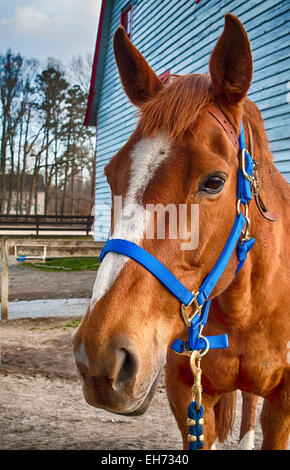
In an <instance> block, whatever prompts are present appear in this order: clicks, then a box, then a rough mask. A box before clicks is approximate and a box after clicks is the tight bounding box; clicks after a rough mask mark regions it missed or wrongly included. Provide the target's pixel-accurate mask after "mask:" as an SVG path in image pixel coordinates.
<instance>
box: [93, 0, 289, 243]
mask: <svg viewBox="0 0 290 470" xmlns="http://www.w3.org/2000/svg"><path fill="white" fill-rule="evenodd" d="M111 1H112V2H113V3H112V14H111V23H110V27H109V29H108V30H109V33H108V34H109V37H108V46H107V50H106V57H105V60H104V69H103V80H102V83H101V87H100V89H99V90H98V91H99V94H98V96H99V100H98V130H97V162H96V219H97V218H98V219H99V220H101V224H97V226H98V230H97V231H96V233H95V238H96V240H105V239H106V238H107V236H108V233H109V224H110V204H111V196H110V189H109V187H108V184H107V182H106V180H105V178H104V176H103V171H104V166H105V164H106V163H107V162H108V161H109V160H110V158H111V157H112V156H113V155H114V154H115V153H116V152H117V151H118V150H119V149H120V148H121V146H122V145H124V143H125V142H126V141H127V139H128V138H129V136H130V134H131V133H132V132H133V130H134V128H135V125H136V117H135V113H136V109H135V107H134V106H133V105H131V104H130V103H129V102H128V99H127V97H126V95H125V93H124V92H123V90H122V87H121V84H120V81H119V76H118V72H117V67H116V65H115V60H114V54H113V48H112V40H113V35H114V31H115V30H116V28H117V27H118V25H119V24H120V13H121V10H122V9H123V8H124V6H125V5H126V4H127V3H128V0H114V1H113V0H111ZM132 3H133V35H132V41H133V43H134V44H135V46H136V47H137V48H138V49H139V50H140V51H141V52H142V54H144V56H145V58H146V60H147V61H148V62H149V64H150V65H151V66H152V67H153V68H154V70H155V71H156V73H157V74H161V73H162V72H164V71H165V70H167V69H170V72H171V73H179V74H185V73H190V72H200V73H205V72H208V61H209V56H210V53H211V51H212V49H213V47H214V45H215V43H216V40H217V38H218V37H219V35H220V33H221V31H222V29H223V24H224V14H225V13H227V12H229V11H230V12H232V13H234V14H235V15H237V16H238V17H239V18H240V20H241V21H242V23H243V24H244V26H245V29H246V31H247V33H248V35H249V38H250V41H251V47H252V53H253V61H254V74H253V82H252V86H251V89H250V92H249V97H250V98H251V99H252V100H253V101H254V102H255V103H256V104H257V105H258V106H259V108H260V110H261V112H262V115H263V118H264V123H265V128H266V131H267V135H268V138H269V140H270V142H271V151H272V153H273V155H274V158H275V162H276V165H277V167H278V169H279V170H280V171H281V172H282V173H283V174H284V176H285V178H286V179H287V180H288V181H290V151H289V149H290V113H289V106H290V81H289V80H290V26H289V24H290V22H289V19H290V2H289V1H288V0H287V1H280V0H252V1H249V0H202V1H201V2H200V3H198V4H196V3H195V1H194V0H155V1H154V2H153V1H151V0H133V2H132ZM102 206H103V207H102ZM100 225H102V227H100Z"/></svg>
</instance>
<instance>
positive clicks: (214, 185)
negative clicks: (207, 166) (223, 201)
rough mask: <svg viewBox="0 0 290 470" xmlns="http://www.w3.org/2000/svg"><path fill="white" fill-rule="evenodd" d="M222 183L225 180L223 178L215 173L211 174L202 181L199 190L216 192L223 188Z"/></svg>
mask: <svg viewBox="0 0 290 470" xmlns="http://www.w3.org/2000/svg"><path fill="white" fill-rule="evenodd" d="M224 184H225V180H224V179H223V178H221V177H220V176H217V175H213V176H210V177H209V178H208V179H207V180H205V181H204V182H203V183H202V185H201V187H200V191H206V192H207V193H210V194H217V193H219V192H220V191H221V190H222V189H223V187H224Z"/></svg>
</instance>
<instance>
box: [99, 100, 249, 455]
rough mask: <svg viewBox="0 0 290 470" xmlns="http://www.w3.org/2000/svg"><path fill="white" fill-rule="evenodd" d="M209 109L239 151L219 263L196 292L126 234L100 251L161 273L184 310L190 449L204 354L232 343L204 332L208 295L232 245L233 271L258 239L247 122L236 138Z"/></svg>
mask: <svg viewBox="0 0 290 470" xmlns="http://www.w3.org/2000/svg"><path fill="white" fill-rule="evenodd" d="M208 111H209V113H210V114H211V115H212V116H213V117H214V118H215V119H216V120H217V121H218V122H219V123H220V124H221V126H222V127H223V129H224V130H225V132H226V134H227V135H228V136H229V138H230V140H231V142H232V144H233V145H234V147H235V148H236V150H237V151H239V170H238V191H237V205H236V217H235V221H234V225H233V228H232V230H231V233H230V235H229V237H228V239H227V241H226V244H225V246H224V249H223V250H222V252H221V254H220V256H219V258H218V260H217V262H216V264H215V265H214V267H213V268H212V270H211V271H210V273H209V274H208V275H207V276H206V278H205V279H204V281H203V283H202V285H201V286H200V287H199V289H198V290H197V291H193V292H191V291H190V290H188V289H187V287H185V286H184V285H183V284H182V283H181V282H180V281H179V280H178V279H177V278H176V277H175V276H174V275H173V274H172V273H171V271H169V270H168V269H167V268H166V267H165V266H164V265H163V264H162V263H161V262H160V261H159V260H158V259H157V258H155V257H154V256H152V255H151V254H150V253H148V252H147V251H146V250H144V249H143V248H141V247H140V246H139V245H136V244H135V243H133V242H130V241H127V240H123V239H109V240H108V241H107V243H106V245H105V246H104V248H103V249H102V252H101V254H100V261H102V260H103V259H104V257H105V255H106V254H107V253H108V252H115V253H119V254H122V255H126V256H128V257H130V258H132V259H134V260H135V261H137V262H138V263H139V264H141V265H142V266H143V267H144V268H146V269H147V270H148V271H149V272H151V274H153V275H154V276H155V277H156V278H157V279H159V281H160V282H161V283H162V284H163V285H164V286H165V287H166V288H167V289H168V290H169V291H170V292H171V293H172V294H173V295H174V296H175V297H176V298H177V299H178V300H179V301H180V303H181V315H182V318H183V320H184V323H185V325H186V327H188V328H189V336H188V340H187V341H186V342H183V341H181V340H179V339H176V340H175V341H174V342H173V344H172V345H171V348H172V349H173V350H174V351H175V352H176V353H178V354H182V355H187V356H189V358H190V368H191V370H192V373H193V376H194V385H193V387H192V402H191V403H190V405H189V407H188V421H187V423H188V426H189V435H188V441H189V449H190V450H195V449H200V448H202V447H204V437H203V407H202V404H201V390H202V387H201V369H200V360H201V358H202V357H203V356H204V355H205V354H206V353H207V351H208V350H209V349H216V348H227V347H228V346H229V345H228V337H227V335H226V334H224V335H217V336H208V337H205V336H203V335H202V334H201V333H202V330H203V328H204V326H205V325H206V323H207V319H208V314H209V309H210V295H211V293H212V291H213V289H214V288H215V286H216V285H217V283H218V281H219V279H220V278H221V276H222V274H223V272H224V270H225V268H226V267H227V265H228V263H229V261H230V259H231V257H232V254H233V252H234V250H235V249H236V252H237V257H238V265H237V268H236V272H235V274H237V273H238V272H239V271H240V269H241V268H242V266H243V265H244V263H245V260H246V258H247V254H248V252H249V250H250V249H251V248H252V247H253V245H254V243H255V239H254V238H250V237H249V226H250V219H249V216H248V207H249V203H250V201H251V200H252V191H253V192H254V190H255V188H256V187H257V185H256V182H257V176H256V174H257V173H256V170H255V164H254V162H253V160H252V158H251V155H250V153H249V152H248V150H247V149H246V144H245V136H244V127H243V123H241V129H240V136H239V138H238V139H237V136H236V133H235V131H234V128H233V126H232V125H231V123H230V122H229V121H228V119H227V118H226V117H225V116H224V114H223V113H222V111H221V110H220V109H219V108H217V107H216V106H215V105H211V106H210V107H209V110H208ZM242 208H243V209H242ZM243 211H244V214H243ZM189 310H191V313H190V314H189Z"/></svg>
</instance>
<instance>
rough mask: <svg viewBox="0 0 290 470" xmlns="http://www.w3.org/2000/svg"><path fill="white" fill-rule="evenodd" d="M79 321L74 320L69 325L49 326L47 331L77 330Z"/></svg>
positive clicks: (78, 319) (79, 319)
mask: <svg viewBox="0 0 290 470" xmlns="http://www.w3.org/2000/svg"><path fill="white" fill-rule="evenodd" d="M81 321H82V319H81V318H75V319H74V320H72V321H71V322H69V323H66V324H65V325H55V326H51V327H50V328H48V329H49V330H56V329H60V328H62V329H63V330H66V329H67V328H77V327H78V326H79V324H80V322H81Z"/></svg>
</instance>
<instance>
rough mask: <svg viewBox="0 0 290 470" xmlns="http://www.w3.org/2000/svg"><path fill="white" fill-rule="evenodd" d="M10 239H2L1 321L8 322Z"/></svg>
mask: <svg viewBox="0 0 290 470" xmlns="http://www.w3.org/2000/svg"><path fill="white" fill-rule="evenodd" d="M8 243H9V241H8V239H7V238H3V239H2V272H1V320H8Z"/></svg>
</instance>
